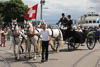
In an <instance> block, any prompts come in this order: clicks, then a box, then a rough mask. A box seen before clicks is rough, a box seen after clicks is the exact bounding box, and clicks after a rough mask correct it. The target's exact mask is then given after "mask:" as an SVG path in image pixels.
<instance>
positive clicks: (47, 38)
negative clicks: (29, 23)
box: [39, 24, 52, 62]
mask: <svg viewBox="0 0 100 67" xmlns="http://www.w3.org/2000/svg"><path fill="white" fill-rule="evenodd" d="M39 34H40V35H41V36H42V60H41V62H46V61H48V47H49V44H51V41H52V37H51V33H50V32H49V30H48V29H47V26H46V24H42V30H41V32H40V33H39Z"/></svg>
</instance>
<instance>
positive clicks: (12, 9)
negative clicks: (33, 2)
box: [0, 0, 28, 24]
mask: <svg viewBox="0 0 100 67" xmlns="http://www.w3.org/2000/svg"><path fill="white" fill-rule="evenodd" d="M0 7H1V6H0ZM2 7H3V9H2V10H1V12H0V13H2V15H3V17H4V22H5V24H9V22H11V20H12V19H15V18H17V19H18V22H24V20H25V17H24V16H25V14H26V12H27V8H28V6H26V5H24V3H23V2H22V0H10V1H6V2H4V4H3V6H2Z"/></svg>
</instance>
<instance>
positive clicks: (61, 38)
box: [58, 29, 64, 46]
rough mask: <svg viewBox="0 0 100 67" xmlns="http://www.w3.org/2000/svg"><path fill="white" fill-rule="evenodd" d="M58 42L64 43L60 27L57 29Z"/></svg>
mask: <svg viewBox="0 0 100 67" xmlns="http://www.w3.org/2000/svg"><path fill="white" fill-rule="evenodd" d="M58 43H59V45H60V46H63V45H64V41H63V34H62V32H61V30H60V29H59V40H58Z"/></svg>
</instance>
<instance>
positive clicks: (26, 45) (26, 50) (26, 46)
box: [24, 40, 28, 58]
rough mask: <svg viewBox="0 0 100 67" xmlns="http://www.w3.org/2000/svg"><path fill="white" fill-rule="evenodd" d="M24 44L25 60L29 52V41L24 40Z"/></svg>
mask: <svg viewBox="0 0 100 67" xmlns="http://www.w3.org/2000/svg"><path fill="white" fill-rule="evenodd" d="M24 42H25V58H26V57H27V52H28V44H27V40H24Z"/></svg>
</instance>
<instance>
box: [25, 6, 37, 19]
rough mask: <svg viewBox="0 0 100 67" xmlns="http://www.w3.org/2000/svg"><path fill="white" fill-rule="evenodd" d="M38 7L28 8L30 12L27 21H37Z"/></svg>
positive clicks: (26, 16)
mask: <svg viewBox="0 0 100 67" xmlns="http://www.w3.org/2000/svg"><path fill="white" fill-rule="evenodd" d="M37 7H38V4H36V5H34V6H33V7H31V8H28V11H27V13H26V15H25V18H26V19H36V16H37Z"/></svg>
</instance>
